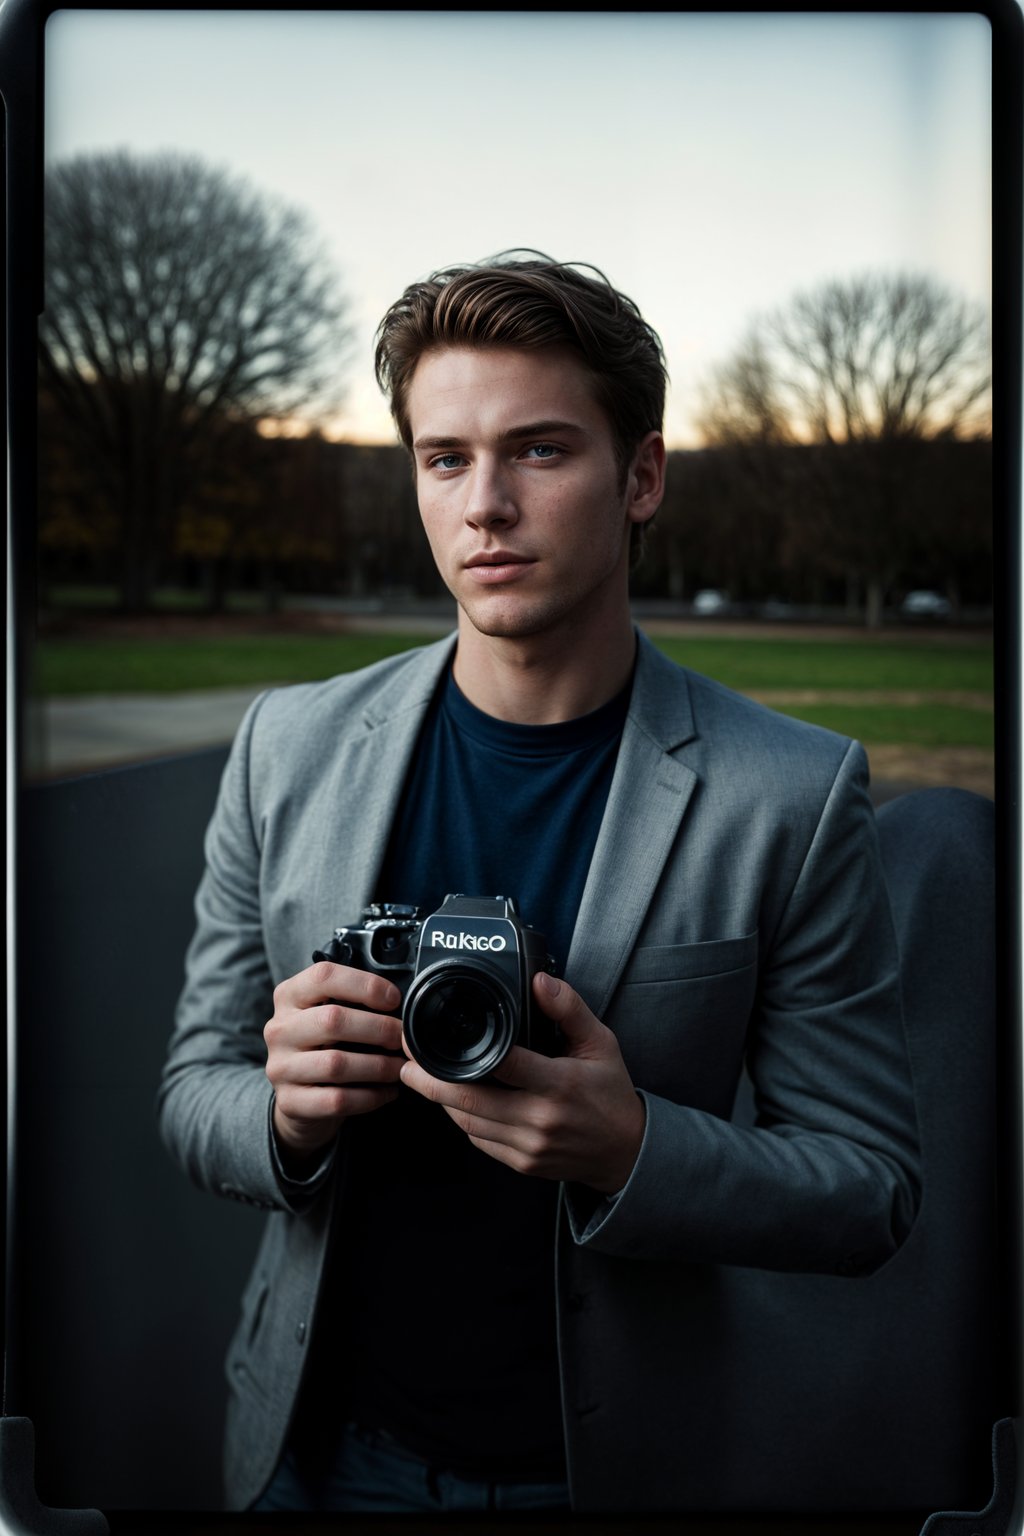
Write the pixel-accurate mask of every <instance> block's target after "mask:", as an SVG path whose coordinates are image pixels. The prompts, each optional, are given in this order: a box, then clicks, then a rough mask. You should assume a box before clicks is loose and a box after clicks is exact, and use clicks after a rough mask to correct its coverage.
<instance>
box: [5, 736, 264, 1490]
mask: <svg viewBox="0 0 1024 1536" xmlns="http://www.w3.org/2000/svg"><path fill="white" fill-rule="evenodd" d="M225 756H226V751H225V750H224V749H217V750H214V751H209V752H202V753H198V754H196V755H193V756H188V757H182V758H177V759H173V760H166V761H161V762H157V763H152V764H147V765H144V766H142V767H134V768H127V769H120V770H114V771H110V772H104V773H97V774H91V775H89V776H87V777H83V778H78V779H72V780H67V781H64V782H62V783H57V784H51V785H43V786H38V787H33V788H31V789H29V790H28V791H27V792H26V794H25V798H24V816H23V820H22V825H21V829H20V832H21V836H20V841H21V849H20V853H21V860H22V863H23V867H24V868H25V869H26V871H27V872H28V876H27V880H26V886H27V889H26V892H25V900H24V903H23V909H22V912H21V935H22V961H21V998H22V1011H21V1017H20V1019H19V1029H18V1041H19V1055H20V1063H19V1087H20V1092H19V1107H20V1123H19V1127H18V1132H19V1164H18V1171H19V1193H20V1200H19V1208H20V1243H19V1246H18V1256H19V1260H20V1278H21V1287H20V1297H19V1308H18V1312H19V1316H18V1319H17V1327H16V1331H15V1336H14V1338H13V1339H12V1341H11V1343H12V1348H13V1351H14V1358H13V1360H12V1365H13V1367H14V1369H13V1375H12V1393H11V1398H10V1401H9V1404H8V1411H12V1412H17V1413H23V1414H26V1415H27V1416H28V1417H30V1418H31V1419H32V1420H33V1421H34V1423H35V1427H36V1458H37V1486H38V1488H39V1492H40V1496H41V1498H42V1499H43V1501H44V1503H48V1504H53V1505H71V1506H82V1505H94V1506H97V1505H98V1506H99V1507H101V1508H110V1509H114V1508H140V1509H160V1508H169V1507H175V1506H177V1507H190V1506H191V1507H198V1508H203V1507H206V1508H215V1507H217V1506H218V1504H219V1502H220V1435H221V1418H222V1413H223V1404H224V1389H223V1385H222V1360H223V1355H224V1350H225V1347H226V1343H227V1337H228V1334H229V1332H230V1330H231V1328H232V1326H233V1322H234V1317H235V1312H236V1308H237V1303H238V1297H239V1294H240V1291H241V1286H242V1283H243V1280H244V1276H245V1273H246V1272H247V1270H248V1266H249V1262H250V1258H251V1255H252V1253H253V1250H254V1248H255V1244H256V1241H257V1239H258V1236H259V1231H260V1227H261V1219H260V1216H259V1215H258V1213H256V1212H254V1211H249V1210H246V1209H245V1208H244V1207H242V1206H239V1205H236V1204H234V1203H229V1202H228V1201H224V1200H215V1199H214V1198H213V1197H212V1196H210V1195H206V1194H203V1193H201V1192H200V1191H198V1190H197V1189H195V1188H193V1187H192V1186H191V1185H190V1184H189V1183H188V1181H187V1180H186V1178H185V1177H184V1175H183V1174H182V1173H181V1172H180V1171H179V1170H178V1168H177V1167H176V1166H175V1165H174V1164H173V1163H172V1162H171V1160H170V1158H169V1156H168V1155H167V1153H166V1152H165V1151H164V1148H163V1146H162V1144H161V1143H160V1141H159V1138H158V1136H157V1131H156V1115H155V1096H156V1088H157V1082H158V1079H159V1076H160V1070H161V1066H162V1063H163V1057H164V1052H165V1050H166V1045H167V1039H168V1035H169V1033H170V1029H171V1022H172V1019H171V1016H172V1010H173V1007H174V1001H175V998H176V996H177V993H178V990H179V988H180V985H181V979H182V958H183V955H184V951H185V946H186V944H187V942H188V939H189V936H190V934H191V931H192V922H193V917H192V896H193V892H194V890H195V887H196V884H197V883H198V880H199V875H200V872H201V868H202V838H203V831H204V829H205V826H206V822H207V820H208V819H209V815H210V812H211V810H212V807H213V800H214V796H215V794H216V789H217V784H218V781H219V778H220V772H221V769H222V767H223V764H224V759H225Z"/></svg>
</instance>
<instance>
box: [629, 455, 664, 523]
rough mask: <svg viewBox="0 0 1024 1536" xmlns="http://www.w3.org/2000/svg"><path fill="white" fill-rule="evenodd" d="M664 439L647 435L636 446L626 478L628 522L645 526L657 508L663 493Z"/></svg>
mask: <svg viewBox="0 0 1024 1536" xmlns="http://www.w3.org/2000/svg"><path fill="white" fill-rule="evenodd" d="M665 462H666V452H665V439H664V438H663V437H662V435H661V433H660V432H648V434H647V436H646V437H645V438H644V439H643V440H642V441H641V442H640V443H638V444H637V449H636V452H635V453H634V455H633V462H632V464H631V465H630V466H629V475H628V476H627V478H626V516H627V518H628V519H629V521H630V522H631V523H647V522H650V520H651V518H652V517H653V516H654V514H655V512H657V510H658V508H659V507H660V506H661V501H662V497H663V496H664V494H665Z"/></svg>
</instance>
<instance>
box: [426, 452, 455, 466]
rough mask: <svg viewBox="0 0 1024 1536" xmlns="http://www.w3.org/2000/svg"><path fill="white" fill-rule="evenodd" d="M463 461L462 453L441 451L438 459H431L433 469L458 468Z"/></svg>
mask: <svg viewBox="0 0 1024 1536" xmlns="http://www.w3.org/2000/svg"><path fill="white" fill-rule="evenodd" d="M461 463H462V455H461V453H439V454H438V456H437V458H436V459H431V461H430V467H431V469H458V467H459V465H460V464H461Z"/></svg>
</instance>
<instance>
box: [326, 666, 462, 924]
mask: <svg viewBox="0 0 1024 1536" xmlns="http://www.w3.org/2000/svg"><path fill="white" fill-rule="evenodd" d="M454 644H455V637H454V635H452V636H450V637H448V638H446V639H445V640H443V641H439V642H438V643H437V644H435V645H430V646H427V647H425V648H424V649H423V650H422V651H420V652H418V653H416V654H415V656H413V657H412V658H411V659H410V661H409V664H408V666H407V667H404V668H402V670H401V671H399V672H398V673H397V675H396V676H395V677H394V678H392V680H391V681H390V682H389V683H388V684H387V685H386V686H385V687H384V688H383V689H381V691H380V693H378V694H376V695H375V696H374V697H373V699H372V700H371V702H370V703H368V704H367V705H366V707H365V708H364V709H363V711H362V719H361V721H360V727H361V728H359V729H355V730H353V729H351V728H350V727H342V729H341V730H340V731H339V733H338V745H337V747H336V751H337V754H338V755H337V759H336V763H335V766H334V770H333V773H332V785H333V788H332V792H331V796H330V798H331V801H332V804H333V806H334V811H333V814H332V817H331V819H330V822H329V824H328V825H329V831H328V832H327V834H326V838H325V841H326V842H327V844H328V849H327V857H326V858H324V859H323V860H322V861H320V867H322V868H324V869H325V870H327V871H331V870H332V869H333V871H334V872H335V873H334V875H333V876H329V877H328V878H333V879H334V880H337V879H338V873H339V872H341V871H343V872H344V896H343V898H342V900H343V904H344V907H345V912H344V913H342V916H341V918H340V919H339V920H343V921H346V922H349V921H355V919H356V918H357V917H358V915H359V912H360V911H361V910H362V908H363V907H365V906H366V905H367V903H368V902H370V901H372V900H373V899H374V897H375V896H376V895H377V894H378V893H377V891H376V890H375V886H376V881H377V876H378V874H379V872H380V868H381V865H382V863H383V861H384V855H385V852H386V850H387V845H388V837H389V835H390V832H391V826H392V823H393V821H394V819H395V815H396V813H397V810H398V806H399V802H400V800H401V795H402V789H403V787H404V785H405V779H406V773H407V771H408V768H409V764H410V762H411V760H412V755H413V752H414V751H415V747H416V741H417V738H418V736H419V731H420V727H421V725H422V724H423V716H424V714H425V713H426V710H427V706H428V705H429V703H430V700H431V698H432V697H433V694H434V690H435V688H436V687H437V682H438V679H439V678H440V676H441V673H442V671H443V669H444V667H445V666H446V665H447V662H448V659H449V657H450V655H451V653H452V650H453V648H454ZM325 894H327V893H325ZM380 894H382V895H384V897H385V899H386V900H392V901H404V900H406V897H405V896H404V895H403V893H402V892H401V891H394V892H390V893H387V892H384V893H380ZM331 899H332V900H333V903H334V906H335V907H337V905H338V896H337V894H336V893H335V894H334V895H333V896H332V897H331Z"/></svg>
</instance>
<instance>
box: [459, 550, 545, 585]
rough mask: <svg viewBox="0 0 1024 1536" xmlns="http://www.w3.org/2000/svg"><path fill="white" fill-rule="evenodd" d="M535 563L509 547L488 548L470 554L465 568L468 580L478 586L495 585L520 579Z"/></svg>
mask: <svg viewBox="0 0 1024 1536" xmlns="http://www.w3.org/2000/svg"><path fill="white" fill-rule="evenodd" d="M535 564H536V561H535V560H532V559H531V558H530V557H529V556H528V555H518V554H516V553H514V551H512V550H510V549H489V550H486V551H482V552H481V553H480V554H477V555H471V556H470V558H469V559H468V560H467V561H466V562H465V570H466V573H467V575H468V576H469V579H470V581H475V582H476V583H477V584H478V585H479V586H489V587H497V586H503V585H505V583H506V582H510V581H519V580H521V579H522V578H523V577H524V576H525V574H526V573H527V571H529V570H531V569H532V567H533V566H534V565H535Z"/></svg>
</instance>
